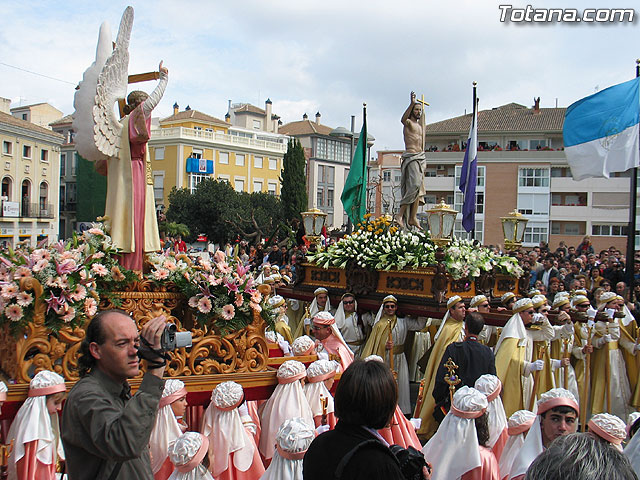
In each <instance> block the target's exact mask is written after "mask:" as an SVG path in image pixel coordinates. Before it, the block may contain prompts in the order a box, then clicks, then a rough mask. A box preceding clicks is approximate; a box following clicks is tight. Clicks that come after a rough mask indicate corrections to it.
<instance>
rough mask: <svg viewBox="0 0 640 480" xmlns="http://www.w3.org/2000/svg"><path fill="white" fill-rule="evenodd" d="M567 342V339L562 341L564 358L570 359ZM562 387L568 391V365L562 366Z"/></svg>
mask: <svg viewBox="0 0 640 480" xmlns="http://www.w3.org/2000/svg"><path fill="white" fill-rule="evenodd" d="M569 340H570V339H568V338H563V339H562V345H563V347H564V355H563V357H564V358H569V359H570V358H571V352H570V351H569ZM563 387H564V388H566V389H567V390H568V389H569V365H565V366H564V383H563Z"/></svg>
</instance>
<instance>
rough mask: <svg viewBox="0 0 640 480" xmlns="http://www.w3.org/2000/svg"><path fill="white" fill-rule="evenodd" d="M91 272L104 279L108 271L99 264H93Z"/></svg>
mask: <svg viewBox="0 0 640 480" xmlns="http://www.w3.org/2000/svg"><path fill="white" fill-rule="evenodd" d="M91 271H92V272H93V273H95V274H96V275H98V276H99V277H104V276H105V275H107V274H108V273H109V270H107V268H106V267H105V266H104V265H102V264H100V263H94V264H93V265H91Z"/></svg>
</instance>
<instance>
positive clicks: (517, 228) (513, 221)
mask: <svg viewBox="0 0 640 480" xmlns="http://www.w3.org/2000/svg"><path fill="white" fill-rule="evenodd" d="M500 220H502V233H503V234H504V246H505V248H506V249H507V250H510V251H511V250H515V249H517V248H520V247H521V246H522V239H523V238H524V231H525V229H526V228H527V222H528V221H529V219H528V218H526V217H523V216H522V214H521V213H519V212H517V211H516V210H514V211H513V212H511V213H509V214H508V215H506V216H504V217H500Z"/></svg>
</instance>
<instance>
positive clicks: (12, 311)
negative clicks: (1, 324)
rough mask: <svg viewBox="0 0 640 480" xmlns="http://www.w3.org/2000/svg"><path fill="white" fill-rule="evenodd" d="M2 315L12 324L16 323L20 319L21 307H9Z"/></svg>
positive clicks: (14, 305)
mask: <svg viewBox="0 0 640 480" xmlns="http://www.w3.org/2000/svg"><path fill="white" fill-rule="evenodd" d="M4 314H5V315H6V316H7V318H8V319H9V320H11V321H12V322H17V321H18V320H20V319H21V318H22V307H21V306H20V305H16V304H13V305H9V306H8V307H6V308H5V309H4Z"/></svg>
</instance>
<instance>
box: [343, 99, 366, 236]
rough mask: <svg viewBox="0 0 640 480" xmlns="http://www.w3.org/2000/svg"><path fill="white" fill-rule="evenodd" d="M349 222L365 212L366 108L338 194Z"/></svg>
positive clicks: (359, 217) (354, 222) (357, 219)
mask: <svg viewBox="0 0 640 480" xmlns="http://www.w3.org/2000/svg"><path fill="white" fill-rule="evenodd" d="M340 200H342V205H343V206H344V210H345V212H347V215H348V216H349V219H351V223H353V224H354V225H356V224H358V223H359V222H361V221H362V220H363V219H364V215H365V213H367V110H366V108H365V109H364V110H363V122H362V130H360V137H359V138H358V146H357V147H356V151H355V153H354V154H353V159H352V160H351V168H350V170H349V175H348V176H347V181H346V182H345V184H344V190H343V191H342V195H341V196H340Z"/></svg>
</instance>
